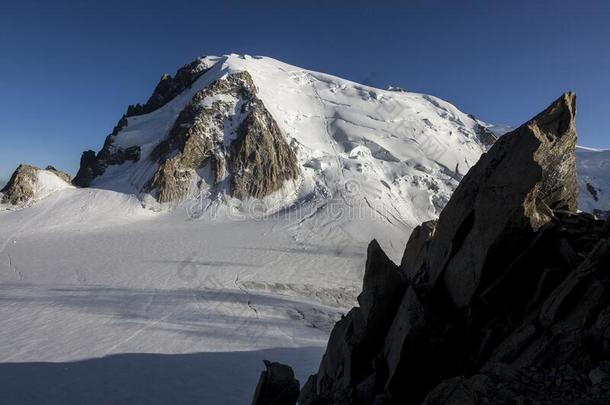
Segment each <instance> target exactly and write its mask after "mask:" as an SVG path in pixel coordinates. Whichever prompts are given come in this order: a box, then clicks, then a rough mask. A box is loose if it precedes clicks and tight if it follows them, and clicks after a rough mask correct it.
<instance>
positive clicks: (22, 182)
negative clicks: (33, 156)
mask: <svg viewBox="0 0 610 405" xmlns="http://www.w3.org/2000/svg"><path fill="white" fill-rule="evenodd" d="M70 181H71V178H70V175H69V174H67V173H64V172H62V171H59V170H57V169H56V168H54V167H53V166H47V167H46V168H45V169H40V168H38V167H34V166H30V165H26V164H21V165H19V167H17V169H16V170H15V172H13V174H12V176H11V178H10V180H9V181H8V183H6V185H5V186H4V188H2V190H0V195H1V198H0V202H1V203H3V204H11V205H15V206H18V207H22V206H25V205H27V204H28V203H29V202H30V201H32V200H34V199H36V198H42V197H44V194H47V193H49V192H52V191H54V190H56V189H60V188H66V187H70Z"/></svg>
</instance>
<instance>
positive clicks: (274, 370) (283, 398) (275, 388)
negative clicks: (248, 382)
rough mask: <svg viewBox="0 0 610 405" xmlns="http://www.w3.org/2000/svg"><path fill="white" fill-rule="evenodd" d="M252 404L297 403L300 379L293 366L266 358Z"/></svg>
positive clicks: (287, 404) (277, 404)
mask: <svg viewBox="0 0 610 405" xmlns="http://www.w3.org/2000/svg"><path fill="white" fill-rule="evenodd" d="M265 368H266V370H265V371H263V372H262V373H261V376H260V378H259V380H258V385H257V386H256V392H255V393H254V399H253V400H252V405H295V404H296V403H297V400H298V398H299V389H300V384H299V381H298V380H296V379H295V378H294V372H293V371H292V368H290V367H289V366H286V365H284V364H281V363H272V362H270V361H267V360H265Z"/></svg>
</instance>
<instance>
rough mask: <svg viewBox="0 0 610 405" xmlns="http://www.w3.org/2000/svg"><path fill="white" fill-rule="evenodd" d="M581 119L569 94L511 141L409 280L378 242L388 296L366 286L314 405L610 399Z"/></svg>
mask: <svg viewBox="0 0 610 405" xmlns="http://www.w3.org/2000/svg"><path fill="white" fill-rule="evenodd" d="M574 118H575V96H574V95H573V94H571V93H567V94H564V95H563V96H562V97H561V98H559V99H558V100H557V101H555V102H554V103H553V104H552V105H551V106H550V107H549V108H547V109H546V110H545V111H544V112H542V113H541V114H539V115H538V116H536V117H535V118H533V119H532V120H530V121H529V122H527V123H526V124H524V125H523V126H521V127H520V128H518V129H517V130H515V131H513V132H512V133H509V134H507V135H505V136H503V137H502V138H500V139H499V140H498V141H497V142H496V143H495V144H494V145H493V146H492V147H491V149H490V150H489V152H488V153H486V154H485V155H483V156H482V158H481V160H480V161H479V162H478V163H477V164H476V165H475V166H474V167H473V168H472V169H471V170H470V171H469V173H468V174H467V175H466V176H465V177H464V179H463V180H462V182H461V183H460V185H459V187H458V188H457V190H456V191H455V193H454V194H453V196H452V197H451V200H450V201H449V203H448V204H447V206H446V207H445V209H444V210H443V212H442V213H441V215H440V217H439V219H438V221H431V222H427V223H424V224H423V225H421V226H420V227H418V228H416V229H415V230H414V232H413V234H412V235H411V237H410V239H409V241H408V243H407V246H406V249H405V255H404V257H403V260H402V262H401V266H400V269H398V272H399V274H400V276H401V277H400V279H401V280H405V281H404V282H397V281H396V274H395V272H392V271H388V264H387V263H386V262H384V261H383V260H377V259H375V258H378V257H381V256H382V255H383V252H380V250H378V249H372V248H369V261H368V262H367V274H376V275H377V276H376V277H375V280H376V281H375V283H374V284H375V285H377V286H385V287H384V289H383V290H384V291H385V292H384V294H382V295H379V294H369V293H367V291H371V288H372V287H370V286H369V285H368V284H369V283H367V281H366V279H365V283H364V287H363V295H364V296H368V297H370V299H364V300H359V304H360V307H359V308H354V309H352V310H351V311H350V312H349V313H348V314H347V316H346V317H345V318H343V319H342V320H341V321H340V322H338V323H337V325H336V326H335V328H334V329H333V332H332V334H331V337H330V340H329V343H328V347H327V351H326V354H325V355H324V358H323V360H322V363H321V365H320V369H319V371H318V373H317V374H316V375H314V376H312V377H310V379H309V380H308V383H307V384H306V385H305V386H304V387H303V391H302V393H301V397H300V403H301V404H304V405H307V404H413V403H421V402H422V401H424V400H426V403H428V404H461V403H465V404H469V403H472V404H478V403H486V402H484V400H488V401H489V402H487V403H529V402H527V401H537V400H538V399H540V398H542V397H543V396H544V395H545V393H546V394H548V398H553V401H554V402H552V403H566V404H567V403H575V402H578V401H580V402H578V403H609V402H610V392H608V390H607V388H605V387H607V386H606V385H604V384H607V382H605V381H606V378H607V377H606V374H604V373H605V371H604V370H606V368H604V367H606V366H604V365H607V363H606V362H607V361H609V360H610V315H609V314H610V225H609V224H610V223H606V224H604V222H603V221H600V220H598V219H596V218H595V217H594V216H592V215H590V214H585V213H577V212H576V200H577V186H576V170H575V145H576V132H575V126H574ZM390 285H391V286H393V288H392V289H390V288H389V286H390ZM372 291H375V288H373V289H372ZM361 296H362V295H361ZM381 297H382V298H381ZM363 342H365V343H363ZM588 376H589V377H590V376H593V377H592V378H588ZM553 378H555V379H556V380H557V379H560V380H561V381H559V380H557V381H559V382H555V386H553V387H547V386H546V384H545V382H547V381H551V380H552V379H553ZM592 379H595V380H596V381H597V383H593V382H592ZM595 384H597V386H594V385H595ZM600 384H601V385H600ZM543 385H544V387H543ZM566 390H571V391H570V393H569V394H565V392H566ZM426 398H427V399H426ZM510 401H516V402H510ZM524 401H525V402H524ZM596 401H597V402H596ZM599 401H602V402H599ZM532 403H550V402H548V401H547V402H544V401H543V402H540V401H539V402H532Z"/></svg>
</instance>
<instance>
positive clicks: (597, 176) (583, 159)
mask: <svg viewBox="0 0 610 405" xmlns="http://www.w3.org/2000/svg"><path fill="white" fill-rule="evenodd" d="M576 170H578V186H579V202H578V206H579V208H580V209H581V210H583V211H586V212H591V213H593V214H595V215H598V216H601V217H606V216H608V213H609V212H610V151H609V150H598V149H589V148H582V147H579V148H577V149H576Z"/></svg>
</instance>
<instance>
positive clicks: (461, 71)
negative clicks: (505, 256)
mask: <svg viewBox="0 0 610 405" xmlns="http://www.w3.org/2000/svg"><path fill="white" fill-rule="evenodd" d="M127 3H128V4H127ZM290 3H294V5H290ZM609 22H610V2H609V1H601V0H600V1H587V0H584V1H573V0H554V1H550V0H549V1H535V0H529V1H522V0H518V1H495V0H460V1H456V0H445V1H442V0H413V1H379V0H378V1H358V0H351V1H339V0H335V1H311V0H310V1H300V2H290V1H275V0H267V1H263V0H260V1H257V0H248V1H238V0H223V1H221V0H216V1H191V2H188V1H157V0H145V1H131V2H128V1H108V0H107V1H95V2H94V1H86V0H83V1H70V2H68V1H60V0H57V1H28V0H20V1H13V0H2V3H1V5H0V178H5V179H6V178H7V177H8V176H10V173H11V172H12V170H13V169H14V168H15V167H16V165H17V164H18V163H19V162H29V163H32V164H35V165H38V166H44V165H46V164H53V165H55V166H57V167H58V168H61V169H65V170H68V171H70V172H72V173H73V174H74V173H75V172H76V170H77V168H78V162H79V159H80V155H81V152H82V151H83V150H85V149H95V150H98V149H99V148H100V146H101V144H102V142H103V140H104V137H105V136H106V135H107V134H108V133H109V132H110V131H111V129H112V127H113V126H114V125H115V124H116V122H117V120H118V119H119V118H120V116H121V114H122V113H123V112H124V111H125V109H126V107H127V105H128V104H132V103H136V102H143V101H145V100H146V99H147V98H148V96H149V95H150V93H151V91H152V89H153V88H154V86H155V84H156V83H157V81H158V79H159V77H160V76H161V74H162V73H164V72H170V73H173V72H174V71H175V70H176V68H178V67H179V66H181V65H183V64H185V63H187V62H189V61H191V60H192V59H194V58H195V57H197V56H199V55H214V54H226V53H247V54H251V55H266V56H271V57H274V58H277V59H281V60H283V61H286V62H288V63H291V64H294V65H298V66H302V67H305V68H309V69H313V70H318V71H322V72H326V73H331V74H334V75H338V76H342V77H344V78H348V79H351V80H354V81H359V82H365V83H367V84H370V85H374V86H378V87H386V86H387V85H395V86H401V87H404V88H406V89H408V90H412V91H418V92H425V93H429V94H433V95H436V96H439V97H442V98H444V99H446V100H449V101H451V102H453V103H454V104H456V105H457V106H458V107H459V108H460V109H461V110H463V111H465V112H469V113H473V114H475V115H477V116H478V117H480V118H481V119H483V120H486V121H488V122H494V123H503V124H511V125H515V124H520V123H521V122H523V121H525V120H526V119H528V118H529V117H530V116H532V115H533V114H534V113H537V112H538V111H539V110H541V109H542V108H543V107H545V106H546V105H547V104H548V103H549V102H550V101H552V100H553V99H555V98H556V97H558V96H559V95H560V94H561V93H562V92H564V91H566V90H573V91H576V93H577V95H578V96H579V99H578V102H579V116H578V128H579V132H580V143H581V144H583V145H588V146H592V147H602V148H610V138H609V136H610V133H609V129H608V128H609V127H610V125H609V122H608V120H609V117H610V76H609V75H610V23H609Z"/></svg>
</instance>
